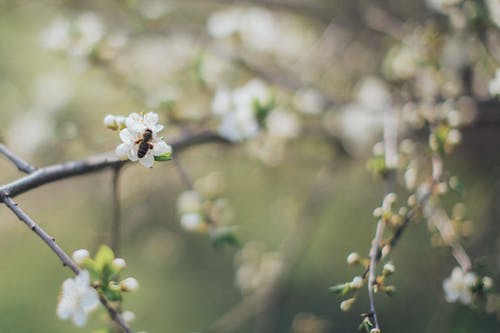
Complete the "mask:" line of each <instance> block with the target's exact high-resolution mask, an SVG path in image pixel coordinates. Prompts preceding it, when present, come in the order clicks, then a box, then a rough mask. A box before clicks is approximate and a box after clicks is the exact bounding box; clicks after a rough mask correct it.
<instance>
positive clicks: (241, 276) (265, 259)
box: [235, 243, 283, 293]
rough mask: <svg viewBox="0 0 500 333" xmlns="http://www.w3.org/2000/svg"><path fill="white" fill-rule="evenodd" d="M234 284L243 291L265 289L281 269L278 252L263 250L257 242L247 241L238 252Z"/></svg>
mask: <svg viewBox="0 0 500 333" xmlns="http://www.w3.org/2000/svg"><path fill="white" fill-rule="evenodd" d="M236 258H237V259H238V261H239V262H238V269H237V271H236V276H235V279H236V285H237V286H238V287H239V288H240V290H241V291H242V292H243V293H251V292H258V291H260V290H265V288H266V287H267V286H269V284H271V283H273V282H274V281H275V279H276V278H277V277H278V276H279V274H280V273H281V271H282V269H283V259H282V258H281V256H280V255H279V254H278V253H275V252H264V251H263V249H262V248H261V247H260V245H259V244H258V243H248V244H247V245H245V247H243V249H241V251H240V252H238V254H237V256H236Z"/></svg>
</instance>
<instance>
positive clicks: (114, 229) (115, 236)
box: [111, 164, 123, 256]
mask: <svg viewBox="0 0 500 333" xmlns="http://www.w3.org/2000/svg"><path fill="white" fill-rule="evenodd" d="M122 167H123V165H121V164H117V165H115V166H114V167H113V176H112V181H111V191H112V200H113V204H112V205H113V220H112V225H111V249H112V250H113V252H114V253H115V255H116V256H118V255H119V253H120V238H121V231H120V229H121V214H120V192H119V188H118V184H119V179H120V173H121V170H122Z"/></svg>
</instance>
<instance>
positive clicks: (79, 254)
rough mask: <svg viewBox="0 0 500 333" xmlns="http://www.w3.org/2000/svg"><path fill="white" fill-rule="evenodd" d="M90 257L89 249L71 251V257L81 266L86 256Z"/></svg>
mask: <svg viewBox="0 0 500 333" xmlns="http://www.w3.org/2000/svg"><path fill="white" fill-rule="evenodd" d="M89 257H90V254H89V251H87V250H85V249H80V250H76V251H75V252H73V255H72V258H73V260H74V261H75V263H76V264H77V265H78V266H82V265H83V263H84V262H85V260H86V259H87V258H89Z"/></svg>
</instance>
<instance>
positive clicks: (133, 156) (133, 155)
mask: <svg viewBox="0 0 500 333" xmlns="http://www.w3.org/2000/svg"><path fill="white" fill-rule="evenodd" d="M127 157H128V159H129V160H131V161H132V162H135V161H137V160H138V159H139V157H137V148H135V147H132V148H130V149H129V150H128V151H127Z"/></svg>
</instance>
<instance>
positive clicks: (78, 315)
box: [57, 270, 99, 327]
mask: <svg viewBox="0 0 500 333" xmlns="http://www.w3.org/2000/svg"><path fill="white" fill-rule="evenodd" d="M98 304H99V295H98V294H97V291H96V290H95V289H94V288H92V287H91V286H90V275H89V272H88V271H86V270H83V271H81V272H80V274H78V275H77V276H76V277H75V278H74V279H67V280H66V281H64V283H63V285H62V294H61V297H60V299H59V303H58V304H57V316H58V317H59V318H61V319H64V320H66V319H69V318H71V320H72V321H73V323H74V324H75V325H76V326H80V327H81V326H83V325H85V323H86V322H87V316H88V314H89V313H91V312H93V311H94V310H96V309H97V306H98Z"/></svg>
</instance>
